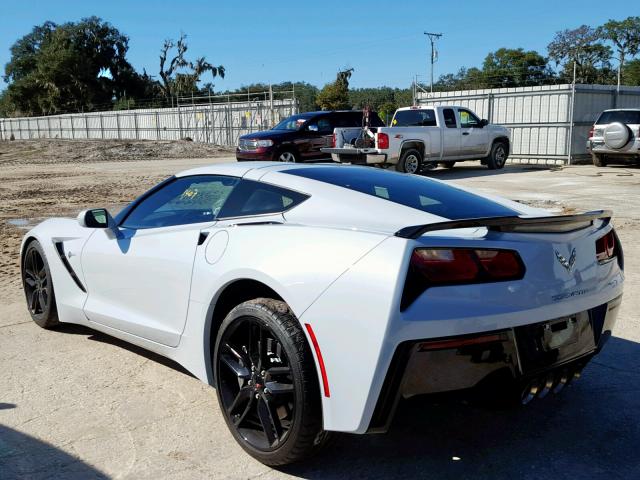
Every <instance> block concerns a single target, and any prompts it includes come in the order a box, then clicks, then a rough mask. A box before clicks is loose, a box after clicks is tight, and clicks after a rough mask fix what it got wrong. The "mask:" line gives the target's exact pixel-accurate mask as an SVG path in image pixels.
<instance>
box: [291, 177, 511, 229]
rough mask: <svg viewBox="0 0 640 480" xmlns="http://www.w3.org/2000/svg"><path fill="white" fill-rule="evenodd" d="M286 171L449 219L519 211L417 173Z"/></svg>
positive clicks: (509, 213) (496, 215) (501, 214)
mask: <svg viewBox="0 0 640 480" xmlns="http://www.w3.org/2000/svg"><path fill="white" fill-rule="evenodd" d="M284 173H289V174H291V175H297V176H300V177H305V178H309V179H312V180H318V181H320V182H325V183H330V184H332V185H337V186H339V187H343V188H348V189H349V190H354V191H357V192H360V193H364V194H367V195H372V196H374V197H378V198H382V199H385V200H388V201H390V202H393V203H398V204H400V205H404V206H405V207H410V208H415V209H416V210H421V211H423V212H427V213H431V214H433V215H438V216H440V217H444V218H448V219H450V220H460V219H463V218H481V217H502V216H513V215H518V213H519V212H516V211H515V210H511V209H510V208H507V207H504V206H502V205H500V204H498V203H495V202H492V201H491V200H487V199H486V198H483V197H480V196H478V195H474V194H473V193H469V192H465V191H464V190H459V189H457V188H453V187H450V186H448V185H445V184H443V183H440V182H436V181H433V180H430V179H428V178H424V177H420V176H417V175H407V174H401V173H395V172H387V171H385V170H381V169H377V168H371V167H357V166H353V167H347V166H345V167H337V166H336V167H330V166H327V167H324V166H322V167H321V166H318V167H312V168H295V169H290V170H285V171H284Z"/></svg>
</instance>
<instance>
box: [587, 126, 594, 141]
mask: <svg viewBox="0 0 640 480" xmlns="http://www.w3.org/2000/svg"><path fill="white" fill-rule="evenodd" d="M594 129H595V127H591V128H590V129H589V136H588V137H587V138H593V131H594Z"/></svg>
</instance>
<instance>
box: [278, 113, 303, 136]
mask: <svg viewBox="0 0 640 480" xmlns="http://www.w3.org/2000/svg"><path fill="white" fill-rule="evenodd" d="M310 118H311V116H310V115H291V116H290V117H288V118H285V119H284V120H282V121H281V122H280V123H278V124H277V125H276V126H275V127H273V129H272V130H289V131H292V132H293V131H296V130H300V127H302V125H304V124H305V122H306V121H307V120H309V119H310Z"/></svg>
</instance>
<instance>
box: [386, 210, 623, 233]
mask: <svg viewBox="0 0 640 480" xmlns="http://www.w3.org/2000/svg"><path fill="white" fill-rule="evenodd" d="M612 215H613V212H612V211H611V210H595V211H593V212H586V213H581V214H578V215H553V216H548V217H518V216H508V217H484V218H466V219H461V220H449V221H446V222H438V223H428V224H425V225H413V226H411V227H404V228H401V229H400V230H398V231H397V232H396V233H395V236H396V237H400V238H411V239H416V238H419V237H420V236H422V235H424V234H425V233H428V232H436V231H439V230H453V229H457V228H474V227H476V228H477V227H485V228H488V229H489V230H493V231H498V232H523V233H524V232H526V233H566V232H573V231H575V230H581V229H583V228H586V227H589V226H591V225H593V222H594V220H602V221H603V222H604V225H606V224H608V223H609V221H610V220H611V217H612Z"/></svg>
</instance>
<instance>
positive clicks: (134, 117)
mask: <svg viewBox="0 0 640 480" xmlns="http://www.w3.org/2000/svg"><path fill="white" fill-rule="evenodd" d="M133 126H134V128H135V129H136V140H138V113H137V112H136V111H135V110H134V111H133Z"/></svg>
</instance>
